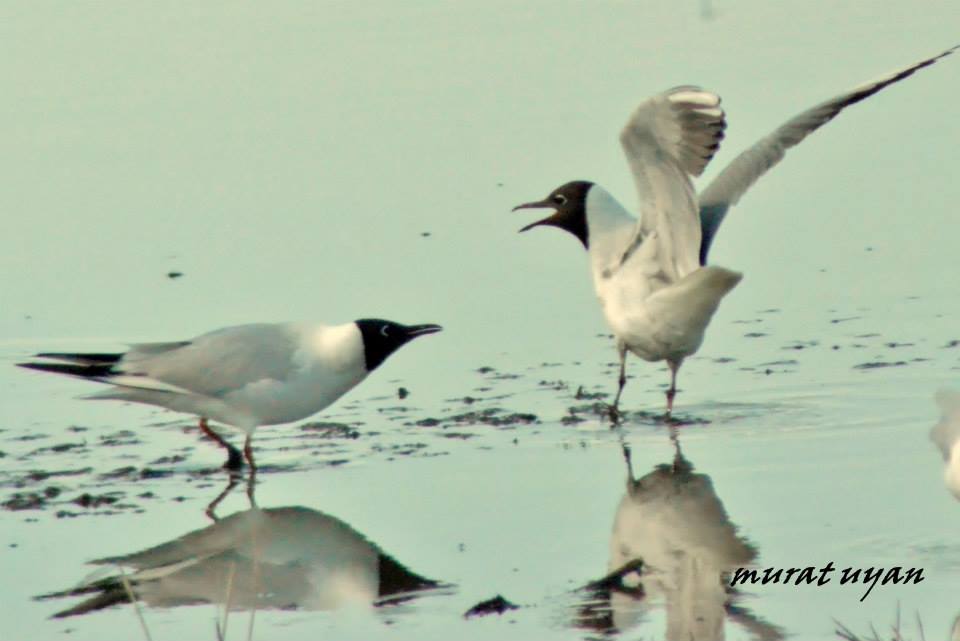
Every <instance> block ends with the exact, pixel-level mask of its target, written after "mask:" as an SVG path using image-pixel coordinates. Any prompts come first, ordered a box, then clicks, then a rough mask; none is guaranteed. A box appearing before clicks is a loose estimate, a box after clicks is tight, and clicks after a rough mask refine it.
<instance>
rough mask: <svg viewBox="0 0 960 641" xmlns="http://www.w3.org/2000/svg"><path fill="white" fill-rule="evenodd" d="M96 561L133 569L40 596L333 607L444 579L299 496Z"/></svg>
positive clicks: (389, 597) (409, 592) (405, 593)
mask: <svg viewBox="0 0 960 641" xmlns="http://www.w3.org/2000/svg"><path fill="white" fill-rule="evenodd" d="M92 563H94V564H98V565H115V566H119V567H122V568H128V569H130V570H132V573H130V574H125V575H124V574H117V575H115V576H111V577H108V578H105V579H100V580H96V581H92V582H89V583H85V584H83V585H81V586H79V587H77V588H74V589H70V590H64V591H61V592H55V593H52V594H46V595H42V596H40V597H38V598H41V599H46V598H53V597H65V596H81V595H83V596H88V598H87V599H86V600H85V601H82V602H81V603H79V604H78V605H75V606H73V607H71V608H69V609H67V610H63V611H62V612H58V613H57V614H55V615H54V616H55V617H67V616H73V615H77V614H86V613H88V612H92V611H95V610H100V609H103V608H105V607H108V606H111V605H114V604H118V603H126V602H129V601H130V598H129V596H128V594H129V593H132V594H133V595H134V596H135V597H136V599H137V600H138V601H141V602H143V603H145V604H146V605H149V606H157V607H173V606H179V605H193V604H203V603H212V604H225V605H227V606H228V608H229V609H232V610H255V609H277V608H282V609H289V608H302V609H306V610H332V609H335V608H338V607H341V606H345V605H348V604H373V605H386V604H390V603H396V602H398V601H402V600H405V599H407V598H412V597H413V596H417V595H418V594H419V593H421V592H423V591H425V590H429V589H431V588H437V587H440V584H438V583H437V582H436V581H433V580H430V579H426V578H424V577H422V576H419V575H417V574H415V573H413V572H411V571H410V570H408V569H407V568H405V567H404V566H403V565H401V564H400V563H398V562H397V561H395V560H394V559H393V558H392V557H390V556H389V555H387V554H385V553H384V552H383V551H381V550H380V549H379V548H378V547H377V546H376V545H374V544H373V543H371V542H370V541H368V540H367V539H366V538H365V537H364V536H363V535H362V534H360V533H359V532H357V531H356V530H354V529H353V528H352V527H350V526H349V525H347V524H346V523H344V522H343V521H341V520H339V519H337V518H335V517H333V516H330V515H328V514H324V513H322V512H318V511H317V510H312V509H310V508H306V507H300V506H294V507H277V508H266V509H260V508H257V507H252V508H251V509H249V510H245V511H242V512H237V513H235V514H232V515H230V516H228V517H226V518H223V519H220V520H218V521H216V522H215V523H213V524H212V525H210V526H208V527H205V528H203V529H200V530H196V531H193V532H190V533H188V534H185V535H183V536H181V537H180V538H177V539H174V540H173V541H169V542H167V543H162V544H160V545H157V546H155V547H152V548H148V549H146V550H143V551H141V552H135V553H133V554H127V555H123V556H115V557H109V558H104V559H98V560H96V561H93V562H92ZM125 584H126V585H125ZM128 590H129V592H128Z"/></svg>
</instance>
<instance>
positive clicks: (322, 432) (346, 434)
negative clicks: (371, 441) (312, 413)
mask: <svg viewBox="0 0 960 641" xmlns="http://www.w3.org/2000/svg"><path fill="white" fill-rule="evenodd" d="M300 431H301V432H308V433H310V434H311V435H313V436H315V437H317V438H343V439H351V440H356V439H358V438H360V431H359V430H357V429H355V428H353V427H351V426H350V425H347V424H346V423H329V422H327V423H324V422H312V423H304V424H303V425H301V426H300Z"/></svg>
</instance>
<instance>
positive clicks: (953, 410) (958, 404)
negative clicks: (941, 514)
mask: <svg viewBox="0 0 960 641" xmlns="http://www.w3.org/2000/svg"><path fill="white" fill-rule="evenodd" d="M934 398H935V399H936V401H937V405H939V406H940V422H939V423H937V424H936V425H934V426H933V429H932V430H930V440H932V441H933V442H934V443H936V444H937V447H939V448H940V451H941V452H942V453H943V461H944V463H945V464H946V468H945V469H944V471H943V482H944V483H945V484H946V485H947V489H949V490H950V492H952V493H953V495H954V496H955V497H957V498H958V499H960V392H954V391H950V390H945V389H942V390H940V391H938V392H937V393H936V395H935V396H934Z"/></svg>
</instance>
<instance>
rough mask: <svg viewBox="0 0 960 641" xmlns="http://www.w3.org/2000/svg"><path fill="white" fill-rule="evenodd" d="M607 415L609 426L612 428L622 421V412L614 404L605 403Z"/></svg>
mask: <svg viewBox="0 0 960 641" xmlns="http://www.w3.org/2000/svg"><path fill="white" fill-rule="evenodd" d="M607 416H608V417H609V418H610V427H611V428H614V427H617V426H619V425H621V424H622V423H623V418H624V415H623V412H621V411H620V409H619V408H618V407H617V406H616V405H607Z"/></svg>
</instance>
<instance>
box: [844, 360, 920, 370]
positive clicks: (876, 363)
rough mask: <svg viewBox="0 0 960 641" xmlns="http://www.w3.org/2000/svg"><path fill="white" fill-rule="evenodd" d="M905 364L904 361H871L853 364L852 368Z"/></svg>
mask: <svg viewBox="0 0 960 641" xmlns="http://www.w3.org/2000/svg"><path fill="white" fill-rule="evenodd" d="M906 364H907V362H906V361H874V362H871V363H860V364H859V365H854V366H853V369H882V368H884V367H902V366H904V365H906Z"/></svg>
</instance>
